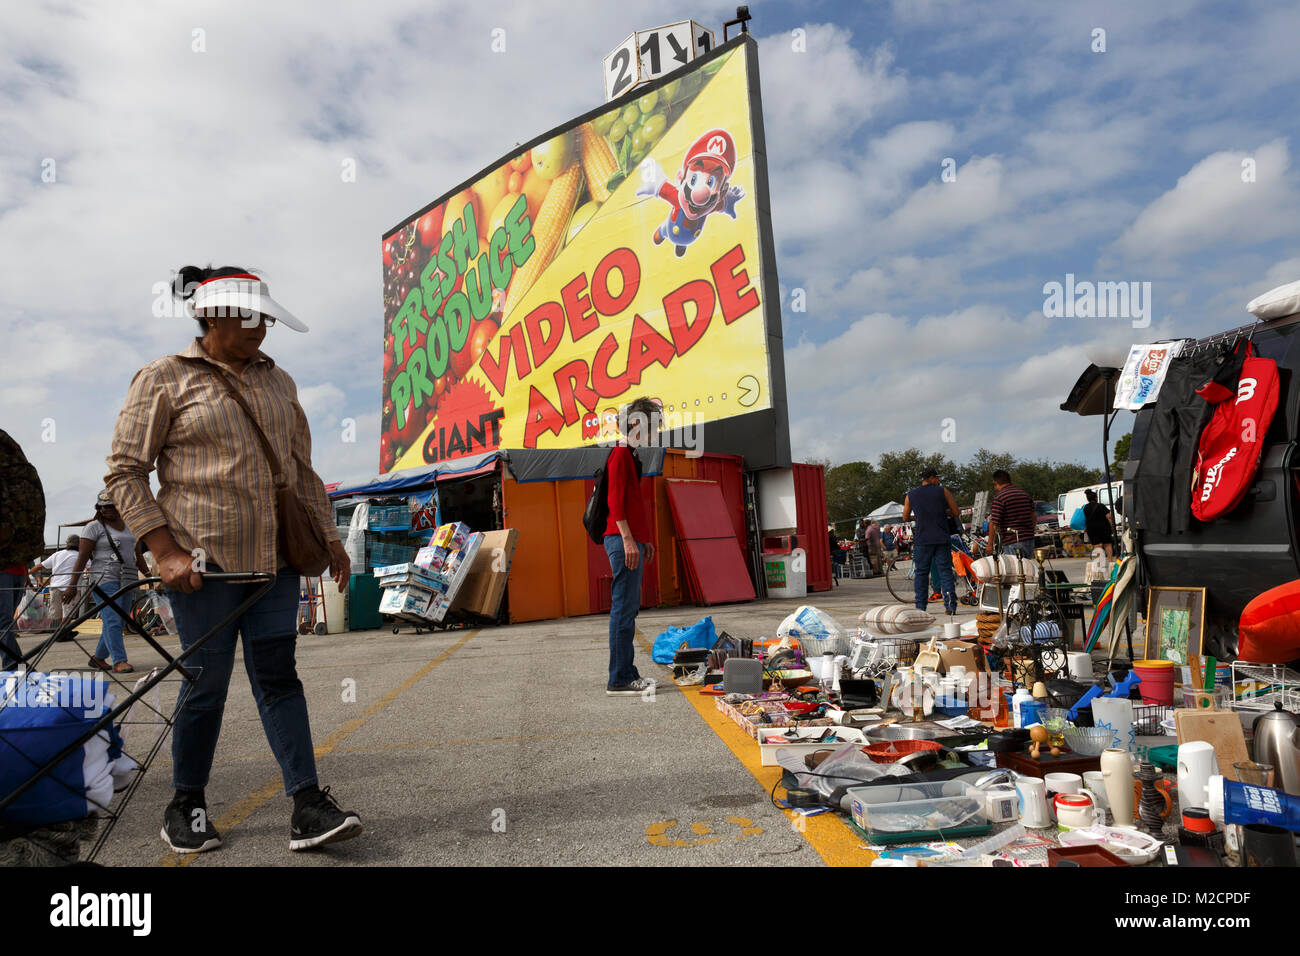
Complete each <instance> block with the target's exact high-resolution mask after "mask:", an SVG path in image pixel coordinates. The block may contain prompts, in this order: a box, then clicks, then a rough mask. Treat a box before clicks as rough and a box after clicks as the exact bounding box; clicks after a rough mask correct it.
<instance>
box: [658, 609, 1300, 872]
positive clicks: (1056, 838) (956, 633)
mask: <svg viewBox="0 0 1300 956" xmlns="http://www.w3.org/2000/svg"><path fill="white" fill-rule="evenodd" d="M706 622H707V624H708V627H707V628H704V629H700V628H698V626H697V628H693V629H688V631H691V632H696V631H699V630H704V631H706V632H707V633H708V634H709V635H710V636H712V634H713V629H712V622H711V621H708V620H707V619H706ZM701 623H705V622H701ZM858 624H859V626H858V627H857V628H856V629H853V630H849V629H846V628H845V627H843V626H841V625H840V624H839V623H838V622H836V621H835V620H834V619H833V618H831V617H830V616H829V615H828V614H826V613H825V612H824V611H821V610H819V609H818V608H815V607H810V606H804V607H801V608H799V609H798V610H797V611H795V612H794V613H793V614H791V615H790V616H789V617H787V618H786V619H785V620H784V621H783V622H782V623H781V625H780V627H779V628H778V630H777V635H776V639H764V638H756V639H754V640H753V641H752V642H750V641H748V640H739V639H737V638H734V637H732V636H731V635H729V634H726V632H721V633H720V634H719V636H718V637H717V640H716V642H715V643H713V644H712V646H711V647H709V648H708V650H705V649H704V648H701V647H700V646H699V642H698V641H696V642H693V648H692V646H691V645H688V643H687V642H683V643H682V644H681V650H679V651H678V653H677V660H675V661H674V663H675V665H676V666H677V669H678V671H679V673H681V672H685V674H686V675H687V676H686V679H685V680H679V683H683V682H684V683H695V682H697V681H695V680H694V677H695V675H696V673H698V668H699V667H701V666H702V667H704V669H705V670H706V671H707V672H708V673H707V675H706V674H700V677H701V678H702V679H703V680H704V681H705V682H706V683H707V681H708V680H716V679H717V676H721V677H722V682H721V683H720V684H713V685H709V686H705V687H704V688H703V692H704V693H710V694H715V695H717V701H716V702H717V707H718V709H719V710H720V711H721V712H722V713H724V714H725V715H727V716H728V717H729V718H730V719H732V720H733V721H735V722H736V724H737V725H739V726H740V727H741V728H742V729H743V730H744V731H745V732H746V733H747V734H748V735H749V736H750V737H752V738H753V739H754V740H755V742H756V746H757V747H758V750H759V756H760V758H761V762H762V763H763V764H764V765H766V766H780V767H781V768H783V769H784V770H785V771H786V774H785V776H784V777H783V779H782V783H783V785H784V786H785V787H786V791H785V800H784V801H783V802H781V804H780V805H781V806H782V807H783V808H785V809H788V810H790V811H792V812H794V813H798V814H804V815H812V814H820V813H829V812H839V813H842V814H844V816H845V817H846V822H848V823H849V825H850V826H851V827H853V829H854V830H855V831H856V833H857V835H858V836H859V837H860V838H861V840H862V841H863V844H864V846H865V847H868V848H870V849H872V850H873V851H874V852H875V853H876V855H877V856H876V859H875V860H874V861H873V863H872V865H880V866H915V865H944V866H948V865H965V866H979V865H986V866H1008V865H1009V866H1058V865H1064V866H1074V865H1078V866H1136V865H1144V864H1150V865H1160V864H1161V863H1165V864H1168V865H1182V866H1200V865H1213V866H1221V865H1223V864H1224V862H1225V861H1226V862H1227V863H1228V864H1229V865H1251V866H1253V865H1283V864H1289V865H1295V859H1296V857H1295V833H1296V831H1300V730H1297V729H1296V720H1295V718H1294V717H1292V716H1291V715H1290V714H1289V713H1287V712H1286V711H1284V710H1282V709H1281V706H1280V705H1279V706H1278V708H1276V709H1275V710H1274V711H1273V712H1271V713H1262V712H1260V711H1259V710H1258V709H1255V710H1252V709H1249V705H1248V704H1247V703H1245V702H1244V700H1246V699H1248V698H1249V694H1250V693H1256V692H1258V689H1256V691H1247V692H1244V693H1245V694H1246V697H1245V698H1243V701H1242V702H1237V695H1236V694H1234V693H1233V692H1232V688H1229V690H1228V691H1225V692H1221V693H1220V694H1219V695H1217V696H1215V695H1213V694H1211V695H1210V696H1209V697H1207V696H1206V695H1205V691H1204V690H1203V689H1200V688H1196V687H1193V686H1191V684H1190V683H1189V684H1188V687H1187V690H1186V693H1185V694H1184V695H1183V703H1184V704H1185V705H1186V706H1184V707H1179V708H1175V707H1174V706H1172V698H1173V687H1172V680H1171V672H1172V667H1162V666H1161V665H1162V664H1168V662H1155V661H1136V662H1134V663H1133V665H1132V666H1131V667H1130V666H1128V665H1121V666H1115V667H1114V669H1113V670H1112V671H1111V672H1110V673H1109V674H1106V675H1105V676H1103V677H1101V678H1100V679H1097V680H1094V677H1093V667H1092V661H1091V658H1090V657H1089V656H1088V655H1087V654H1080V653H1067V654H1065V655H1064V657H1065V658H1066V660H1065V661H1063V662H1056V661H1055V658H1054V657H1053V653H1055V652H1056V651H1057V650H1059V649H1060V647H1061V646H1065V645H1062V644H1061V642H1060V641H1058V640H1056V639H1055V638H1053V637H1051V636H1050V635H1049V639H1047V640H1043V641H1039V640H1038V635H1036V634H1035V633H1033V629H1029V633H1027V634H1022V635H1021V640H1020V641H1019V642H1016V641H1014V640H1008V638H1007V635H1006V631H1007V628H1006V627H1005V626H1002V627H1000V628H999V630H998V635H997V640H993V639H990V638H988V637H984V638H981V637H980V635H979V633H978V625H977V622H975V621H970V622H968V623H967V624H965V625H961V626H958V625H956V624H953V623H949V624H947V625H946V626H943V627H941V626H939V625H938V624H936V622H935V619H934V617H933V616H932V615H930V614H928V613H926V612H924V611H918V610H916V609H915V608H911V607H908V606H906V605H882V606H878V607H872V608H869V609H868V610H866V611H865V612H863V614H862V615H861V616H860V617H859V619H858ZM681 633H683V634H684V633H687V632H686V631H683V632H681ZM1044 646H1046V647H1047V648H1048V651H1049V652H1050V653H1045V652H1044V651H1043V647H1044ZM701 661H703V664H701ZM1058 663H1064V664H1065V665H1066V666H1063V667H1062V666H1057V665H1058ZM719 671H720V672H721V674H720V675H719V674H718V672H719ZM1287 673H1288V674H1289V672H1287ZM714 675H717V676H714ZM1230 679H1231V678H1230V677H1229V676H1227V674H1226V672H1225V673H1223V674H1221V675H1220V680H1221V682H1223V683H1228V682H1229V681H1230ZM1277 679H1278V680H1282V681H1289V680H1294V679H1295V675H1289V676H1286V677H1279V678H1277ZM1208 680H1209V686H1211V687H1213V686H1214V681H1215V674H1214V673H1213V672H1212V673H1211V674H1210V675H1209V678H1208ZM1144 681H1145V682H1146V686H1145V687H1144V683H1143V682H1144ZM1200 683H1202V684H1203V683H1204V682H1200ZM1242 686H1244V685H1242ZM1270 686H1272V685H1270ZM1297 686H1300V685H1297ZM1229 707H1233V708H1234V709H1227V708H1229ZM1245 727H1251V728H1253V730H1254V737H1255V752H1254V754H1253V757H1254V760H1252V759H1251V756H1252V755H1251V754H1250V753H1249V752H1248V750H1247V747H1246V740H1245V736H1244V733H1243V729H1244V728H1245ZM1171 738H1172V739H1173V740H1174V742H1170V741H1171Z"/></svg>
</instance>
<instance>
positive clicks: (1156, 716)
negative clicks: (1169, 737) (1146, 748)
mask: <svg viewBox="0 0 1300 956" xmlns="http://www.w3.org/2000/svg"><path fill="white" fill-rule="evenodd" d="M1173 716H1174V708H1172V707H1170V706H1168V705H1167V704H1139V703H1137V702H1136V701H1134V703H1133V733H1135V734H1137V735H1138V736H1139V737H1163V736H1165V734H1166V732H1165V729H1164V728H1163V727H1161V726H1160V722H1161V721H1164V720H1168V719H1170V718H1171V717H1173Z"/></svg>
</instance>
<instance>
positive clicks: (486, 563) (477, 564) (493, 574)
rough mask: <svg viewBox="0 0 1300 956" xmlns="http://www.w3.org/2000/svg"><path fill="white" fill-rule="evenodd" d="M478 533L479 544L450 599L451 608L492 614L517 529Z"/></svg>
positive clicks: (503, 587) (501, 591) (506, 576)
mask: <svg viewBox="0 0 1300 956" xmlns="http://www.w3.org/2000/svg"><path fill="white" fill-rule="evenodd" d="M482 537H483V541H482V544H481V545H480V546H479V549H478V553H477V554H476V555H475V556H474V560H473V561H471V562H470V564H469V566H468V570H467V572H466V574H465V578H464V581H463V583H462V584H461V586H460V589H459V590H458V591H457V592H456V595H455V598H454V600H453V601H452V608H453V609H455V610H457V611H468V612H470V613H473V614H479V615H482V616H483V617H490V618H495V617H496V616H497V612H498V611H500V610H501V599H502V598H503V597H505V593H506V582H507V580H508V579H509V577H510V562H511V559H512V558H513V557H514V553H515V545H516V544H518V542H519V530H518V529H517V528H506V529H504V530H502V531H485V532H483V536H482Z"/></svg>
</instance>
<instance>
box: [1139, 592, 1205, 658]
mask: <svg viewBox="0 0 1300 956" xmlns="http://www.w3.org/2000/svg"><path fill="white" fill-rule="evenodd" d="M1146 624H1147V639H1146V658H1147V660H1165V661H1173V663H1174V664H1175V666H1179V667H1181V666H1183V665H1185V664H1186V663H1187V661H1188V655H1190V654H1197V655H1199V654H1200V653H1201V643H1202V641H1203V640H1204V638H1205V588H1156V587H1153V588H1151V590H1150V592H1149V593H1148V595H1147V614H1146Z"/></svg>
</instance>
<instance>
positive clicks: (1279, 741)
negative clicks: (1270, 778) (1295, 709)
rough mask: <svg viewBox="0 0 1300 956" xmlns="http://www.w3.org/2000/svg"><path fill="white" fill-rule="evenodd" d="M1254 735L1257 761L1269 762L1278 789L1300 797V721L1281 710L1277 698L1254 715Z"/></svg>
mask: <svg viewBox="0 0 1300 956" xmlns="http://www.w3.org/2000/svg"><path fill="white" fill-rule="evenodd" d="M1253 734H1254V737H1255V760H1256V762H1258V763H1266V764H1272V765H1273V767H1275V768H1276V774H1275V776H1274V782H1275V784H1276V786H1277V787H1278V789H1280V790H1284V791H1286V792H1287V793H1289V794H1291V795H1292V796H1300V723H1297V721H1296V718H1295V715H1294V714H1292V713H1290V712H1289V711H1285V710H1283V709H1282V704H1281V702H1280V701H1279V702H1277V703H1275V704H1274V709H1273V710H1271V711H1269V712H1268V713H1266V714H1260V715H1259V716H1258V717H1256V718H1255V723H1254V726H1253Z"/></svg>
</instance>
